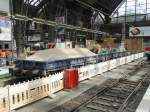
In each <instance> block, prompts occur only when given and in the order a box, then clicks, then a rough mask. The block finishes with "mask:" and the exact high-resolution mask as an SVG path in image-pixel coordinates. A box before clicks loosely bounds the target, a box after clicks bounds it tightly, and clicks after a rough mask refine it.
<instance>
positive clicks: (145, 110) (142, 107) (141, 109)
mask: <svg viewBox="0 0 150 112" xmlns="http://www.w3.org/2000/svg"><path fill="white" fill-rule="evenodd" d="M136 112H150V85H149V87H148V89H147V91H146V93H145V95H144V96H143V98H142V100H141V102H140V104H139V106H138V108H137V110H136Z"/></svg>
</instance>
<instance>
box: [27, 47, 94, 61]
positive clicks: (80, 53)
mask: <svg viewBox="0 0 150 112" xmlns="http://www.w3.org/2000/svg"><path fill="white" fill-rule="evenodd" d="M90 56H96V54H94V53H92V52H91V51H89V50H88V49H86V48H74V49H69V48H68V49H66V48H54V49H47V50H42V51H37V52H36V53H35V54H34V55H32V56H29V57H27V59H26V60H32V61H41V62H42V61H44V62H45V61H56V60H63V59H69V58H80V57H81V58H82V57H90Z"/></svg>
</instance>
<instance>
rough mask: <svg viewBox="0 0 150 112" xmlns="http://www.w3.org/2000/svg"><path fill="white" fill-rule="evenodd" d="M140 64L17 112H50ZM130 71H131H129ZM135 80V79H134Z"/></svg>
mask: <svg viewBox="0 0 150 112" xmlns="http://www.w3.org/2000/svg"><path fill="white" fill-rule="evenodd" d="M137 63H138V62H133V63H130V64H127V65H123V66H120V67H118V68H116V69H113V70H111V71H109V72H106V73H103V74H101V75H98V76H95V77H93V78H91V79H90V80H85V81H83V82H81V83H80V84H79V87H78V88H76V89H74V90H71V91H65V90H64V91H60V92H58V93H56V94H55V95H56V97H55V98H53V99H51V98H48V97H47V98H44V99H42V100H39V101H37V102H35V103H32V104H30V105H27V106H25V107H23V108H20V109H18V110H16V112H48V111H49V110H51V109H52V108H54V107H56V106H58V105H61V104H64V103H65V102H67V101H69V100H70V99H73V98H75V97H77V96H79V95H80V94H82V93H83V92H85V91H87V90H88V89H90V88H92V87H94V86H95V85H101V84H102V83H103V82H105V81H106V80H107V79H118V78H121V77H122V76H123V75H125V74H127V73H129V71H130V72H131V71H132V69H133V68H134V65H136V64H137ZM129 69H130V70H129ZM133 79H134V77H133Z"/></svg>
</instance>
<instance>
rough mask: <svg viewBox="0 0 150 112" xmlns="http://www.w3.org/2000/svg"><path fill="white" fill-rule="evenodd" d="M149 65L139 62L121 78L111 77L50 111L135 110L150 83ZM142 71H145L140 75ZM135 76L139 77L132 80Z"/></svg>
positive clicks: (107, 111)
mask: <svg viewBox="0 0 150 112" xmlns="http://www.w3.org/2000/svg"><path fill="white" fill-rule="evenodd" d="M149 67H150V66H149V65H145V63H138V64H137V65H135V67H134V68H133V69H131V72H129V73H128V74H124V76H123V77H122V78H121V79H109V80H107V81H106V82H105V83H104V84H103V85H100V86H96V87H94V88H93V89H90V90H88V91H87V92H85V93H83V94H81V95H79V96H78V97H76V98H73V99H71V100H70V101H68V102H66V103H64V104H62V105H59V106H56V107H54V108H53V109H51V110H50V111H49V112H135V110H136V107H137V106H138V104H139V103H140V100H141V99H142V96H143V95H144V93H145V91H146V89H147V87H148V86H149V84H150V74H149V72H150V70H149ZM141 71H143V73H142V75H139V73H140V74H141ZM134 76H135V77H139V78H137V79H136V80H131V79H132V78H133V77H134ZM138 93H142V95H141V94H138ZM135 98H136V100H135ZM137 101H138V102H137ZM133 102H135V103H136V104H133ZM133 105H134V106H133ZM132 107H133V108H132ZM129 110H130V111H129Z"/></svg>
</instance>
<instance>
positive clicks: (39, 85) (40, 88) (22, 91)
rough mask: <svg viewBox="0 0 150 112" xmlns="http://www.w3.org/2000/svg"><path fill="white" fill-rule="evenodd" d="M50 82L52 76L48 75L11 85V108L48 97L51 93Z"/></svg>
mask: <svg viewBox="0 0 150 112" xmlns="http://www.w3.org/2000/svg"><path fill="white" fill-rule="evenodd" d="M50 84H51V83H50V77H46V78H41V79H36V80H32V81H28V82H24V83H20V84H16V85H12V86H10V88H9V99H10V109H11V110H13V109H16V108H19V107H21V106H24V105H26V104H29V103H31V102H34V101H36V100H39V99H41V98H43V97H46V96H47V95H49V94H50ZM18 88H19V89H18Z"/></svg>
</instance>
